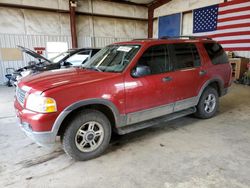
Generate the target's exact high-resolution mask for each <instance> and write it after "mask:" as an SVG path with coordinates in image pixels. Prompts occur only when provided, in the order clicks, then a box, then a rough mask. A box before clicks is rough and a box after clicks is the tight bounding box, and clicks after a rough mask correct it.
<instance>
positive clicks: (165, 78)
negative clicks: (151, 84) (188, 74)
mask: <svg viewBox="0 0 250 188" xmlns="http://www.w3.org/2000/svg"><path fill="white" fill-rule="evenodd" d="M171 80H173V78H172V77H169V76H168V77H164V78H162V81H163V82H169V81H171Z"/></svg>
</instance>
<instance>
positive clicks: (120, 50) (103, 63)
mask: <svg viewBox="0 0 250 188" xmlns="http://www.w3.org/2000/svg"><path fill="white" fill-rule="evenodd" d="M139 49H140V46H139V45H110V46H107V47H105V48H103V49H102V50H101V51H99V52H98V53H97V54H96V55H94V57H93V58H91V59H90V60H89V61H87V62H86V63H85V64H84V65H83V66H82V67H83V68H86V69H93V70H97V71H102V72H122V71H123V70H124V69H125V68H126V67H127V65H128V64H129V63H130V61H131V60H132V59H133V57H134V56H135V55H136V53H137V52H138V51H139Z"/></svg>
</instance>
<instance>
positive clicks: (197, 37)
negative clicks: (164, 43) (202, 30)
mask: <svg viewBox="0 0 250 188" xmlns="http://www.w3.org/2000/svg"><path fill="white" fill-rule="evenodd" d="M177 38H188V39H190V40H195V39H206V40H212V38H209V37H206V36H189V35H187V36H186V35H180V36H163V37H161V38H160V39H177Z"/></svg>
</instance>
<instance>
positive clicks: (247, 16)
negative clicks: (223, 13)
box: [218, 14, 250, 22]
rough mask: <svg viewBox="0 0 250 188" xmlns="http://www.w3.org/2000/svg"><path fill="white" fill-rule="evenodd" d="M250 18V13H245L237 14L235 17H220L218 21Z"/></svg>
mask: <svg viewBox="0 0 250 188" xmlns="http://www.w3.org/2000/svg"><path fill="white" fill-rule="evenodd" d="M248 18H250V15H249V14H248V15H243V16H235V17H231V18H221V19H218V22H227V21H232V20H241V19H248Z"/></svg>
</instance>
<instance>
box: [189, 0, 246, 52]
mask: <svg viewBox="0 0 250 188" xmlns="http://www.w3.org/2000/svg"><path fill="white" fill-rule="evenodd" d="M215 16H216V17H215ZM193 34H194V35H195V36H206V37H209V38H212V39H213V40H216V41H218V42H219V43H220V44H221V45H222V46H223V48H224V49H225V50H227V51H248V50H249V51H250V0H232V1H229V2H226V3H221V4H219V5H213V6H207V7H203V8H200V9H196V10H194V30H193Z"/></svg>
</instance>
